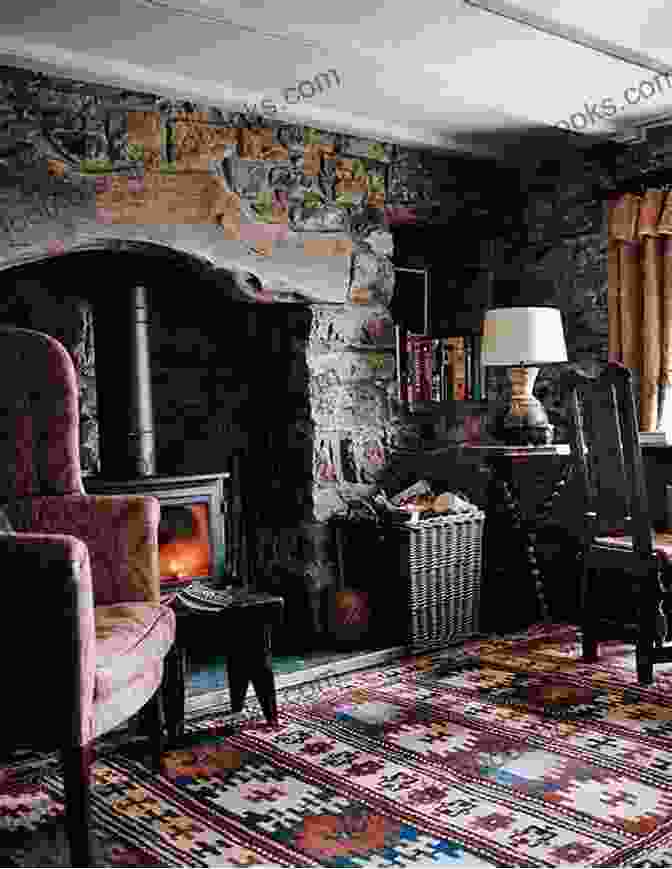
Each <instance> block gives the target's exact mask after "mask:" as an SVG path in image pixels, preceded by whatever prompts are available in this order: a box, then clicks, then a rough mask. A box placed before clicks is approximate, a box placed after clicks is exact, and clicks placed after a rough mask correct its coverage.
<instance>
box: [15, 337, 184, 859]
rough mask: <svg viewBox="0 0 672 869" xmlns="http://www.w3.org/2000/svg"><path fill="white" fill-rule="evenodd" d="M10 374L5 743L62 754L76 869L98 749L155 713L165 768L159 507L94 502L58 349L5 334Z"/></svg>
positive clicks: (72, 382)
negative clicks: (115, 732)
mask: <svg viewBox="0 0 672 869" xmlns="http://www.w3.org/2000/svg"><path fill="white" fill-rule="evenodd" d="M0 371H2V372H3V380H2V384H0V506H1V507H2V509H3V510H4V511H5V513H6V515H7V517H8V519H9V522H10V523H11V526H12V529H13V530H12V532H11V533H4V534H0V566H1V568H2V575H3V580H4V581H3V602H4V606H3V609H2V612H3V623H4V624H3V629H2V630H0V655H1V656H2V660H3V661H4V662H5V671H6V681H5V685H6V684H7V681H8V682H9V685H8V690H7V691H6V693H5V698H6V701H7V705H6V706H5V714H4V715H3V716H2V721H3V728H2V730H3V743H4V747H5V748H7V747H9V748H11V747H12V746H15V747H20V746H23V745H36V746H40V747H41V746H45V747H49V748H51V747H53V748H58V749H59V750H60V751H61V755H62V759H63V771H64V787H65V804H66V826H67V832H68V838H69V842H70V848H71V854H72V860H73V865H75V866H89V865H91V858H92V855H91V838H90V830H89V815H88V803H89V768H90V762H91V759H92V751H91V748H92V743H93V741H94V740H95V738H96V737H97V736H100V735H102V734H104V733H106V732H108V731H110V730H112V729H114V728H115V727H117V726H118V725H120V724H123V723H124V722H125V721H126V720H127V719H129V718H130V717H131V716H133V715H134V714H135V713H137V712H139V711H140V710H142V709H143V708H144V711H145V713H146V720H148V721H150V722H152V730H153V735H154V762H155V764H158V762H159V756H160V751H161V748H162V743H163V721H162V710H161V690H160V686H161V683H162V676H163V668H164V659H165V657H166V655H167V654H168V652H169V651H170V649H171V646H172V644H173V642H174V638H175V615H174V613H173V612H172V610H171V609H169V608H167V607H164V606H162V605H161V603H160V593H159V561H158V524H159V518H160V508H159V503H158V501H157V500H156V499H155V498H152V497H142V496H131V497H126V496H88V495H86V494H85V491H84V485H83V481H82V476H81V470H80V462H79V390H78V383H77V375H76V372H75V369H74V365H73V363H72V360H71V358H70V356H69V354H68V352H67V350H66V349H65V348H64V347H63V346H62V345H61V344H60V343H59V342H58V341H56V340H55V339H54V338H51V337H49V336H47V335H44V334H41V333H38V332H33V331H31V330H27V329H18V328H13V327H8V326H0Z"/></svg>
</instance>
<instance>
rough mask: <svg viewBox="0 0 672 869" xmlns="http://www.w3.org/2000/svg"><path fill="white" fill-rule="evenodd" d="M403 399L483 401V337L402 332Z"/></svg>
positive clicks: (401, 382)
mask: <svg viewBox="0 0 672 869" xmlns="http://www.w3.org/2000/svg"><path fill="white" fill-rule="evenodd" d="M397 341H398V360H397V362H398V367H399V398H400V400H401V401H407V402H409V403H411V404H413V403H415V402H426V401H453V400H456V401H480V400H481V399H482V398H483V397H484V393H485V383H484V372H483V367H482V365H481V338H480V336H478V335H466V336H459V337H455V338H432V337H431V336H430V335H418V334H414V333H410V332H401V331H400V332H399V333H398V335H397Z"/></svg>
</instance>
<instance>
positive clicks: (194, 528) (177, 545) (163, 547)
mask: <svg viewBox="0 0 672 869" xmlns="http://www.w3.org/2000/svg"><path fill="white" fill-rule="evenodd" d="M119 295H120V298H115V299H114V300H110V299H105V300H102V301H99V302H97V303H96V305H95V307H94V312H95V318H96V319H95V322H94V328H95V342H96V363H95V364H96V381H97V386H98V406H99V425H100V445H101V463H102V473H101V475H100V476H89V477H86V478H85V481H84V485H85V488H86V490H87V492H89V493H90V494H101V495H102V494H108V495H110V494H137V495H153V496H155V497H156V498H158V500H159V503H160V504H161V524H160V526H159V558H160V566H161V578H162V580H163V581H164V583H167V582H171V583H172V582H175V580H179V579H184V580H188V579H205V578H209V579H215V578H221V577H222V574H223V572H224V564H225V545H226V540H225V526H224V517H223V515H222V514H223V513H224V512H225V511H226V507H227V503H228V501H227V498H226V497H225V481H226V480H228V478H229V477H230V474H229V473H213V474H196V475H184V476H183V475H181V476H167V475H157V474H156V471H155V443H154V441H155V438H154V420H153V411H152V388H151V364H150V350H149V306H148V299H147V292H146V289H145V287H142V286H135V287H131V288H129V289H128V290H127V291H126V292H125V293H124V292H121V291H120V294H119ZM120 385H121V387H122V390H123V391H122V393H121V395H120V394H119V386H120ZM126 390H127V392H126Z"/></svg>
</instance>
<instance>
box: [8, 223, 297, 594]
mask: <svg viewBox="0 0 672 869" xmlns="http://www.w3.org/2000/svg"><path fill="white" fill-rule="evenodd" d="M2 278H3V287H4V288H5V289H6V292H5V294H4V299H3V301H2V303H0V319H2V320H3V321H4V322H13V323H15V324H16V325H20V326H24V327H28V328H36V329H38V330H40V331H46V332H48V333H50V334H53V335H54V337H57V338H58V339H59V340H62V341H63V343H64V344H65V345H66V346H67V347H68V349H69V350H70V352H71V354H72V356H73V359H74V360H75V364H76V367H77V369H78V371H79V374H80V382H81V383H82V436H83V439H84V443H83V449H82V457H83V462H84V465H85V466H84V468H83V470H84V472H85V475H87V476H88V479H89V488H91V485H92V480H93V477H94V476H95V477H102V478H105V477H107V478H108V479H110V478H112V479H115V478H116V479H119V476H120V474H123V472H124V470H125V471H126V476H128V477H132V476H141V469H140V467H139V466H138V465H137V463H136V464H135V465H134V459H135V458H137V456H134V454H133V450H132V449H129V441H128V436H129V427H130V429H131V430H132V428H133V425H134V420H133V419H131V418H129V416H128V414H127V411H128V408H129V407H133V406H134V405H136V404H137V402H136V399H137V397H138V396H137V394H136V395H134V393H133V390H134V383H135V385H136V386H137V379H138V370H137V369H138V364H139V363H140V365H139V367H140V369H142V352H141V351H140V352H139V349H138V347H137V341H136V338H137V326H138V324H137V322H134V321H133V319H132V318H131V316H130V314H131V311H132V309H133V308H134V307H135V301H137V298H136V295H135V294H136V293H137V290H138V288H139V287H142V288H144V289H145V301H146V304H147V313H148V319H149V334H148V343H147V349H148V357H147V361H148V371H151V374H150V376H149V383H144V384H140V386H139V388H138V390H137V391H138V392H140V393H141V392H143V391H146V392H147V393H148V395H149V397H150V405H151V406H152V407H153V423H154V425H153V428H154V437H155V442H156V451H155V458H156V461H155V465H154V466H153V467H150V468H147V469H146V470H148V471H149V472H150V473H151V474H156V475H159V476H164V477H165V476H168V477H173V476H179V475H182V476H187V477H191V476H194V475H208V474H212V473H221V472H227V471H228V472H230V471H231V469H232V465H233V464H235V466H236V469H237V476H238V478H239V479H238V480H236V481H235V484H237V485H238V490H239V491H238V499H239V506H240V507H242V508H243V509H244V510H245V513H246V520H247V522H246V532H247V533H246V534H245V535H243V534H242V533H241V531H240V529H238V531H235V532H234V533H235V534H236V535H237V540H230V541H228V543H229V545H231V546H233V545H237V546H238V547H239V548H240V547H242V548H243V549H245V550H246V558H247V560H246V562H245V564H243V562H242V561H241V562H240V565H239V567H240V568H241V569H243V571H244V572H245V573H250V572H254V571H255V568H257V567H261V566H262V565H263V566H264V568H265V569H269V568H271V569H272V568H273V566H274V565H276V566H277V565H282V566H283V567H284V568H285V569H288V568H289V569H293V570H294V571H295V572H296V573H298V574H302V573H303V571H304V570H305V562H306V561H309V560H310V557H311V556H310V548H311V547H310V541H309V540H307V539H306V527H307V526H309V525H310V523H311V519H312V452H313V450H312V424H311V412H310V397H309V385H308V370H307V366H306V346H307V342H308V335H309V331H310V322H311V312H310V309H309V308H308V307H307V306H306V305H296V304H278V305H262V304H249V295H247V296H246V295H245V294H244V293H243V292H242V291H241V290H240V276H239V275H237V274H235V273H232V272H231V271H228V270H225V269H221V268H216V267H214V266H213V265H212V264H210V263H208V262H207V261H204V260H203V259H201V258H198V257H195V256H192V255H188V254H185V253H184V252H180V251H175V250H172V249H170V248H167V247H165V246H160V245H154V244H142V243H138V242H121V241H119V240H115V241H114V243H110V242H108V243H106V244H101V243H97V244H95V245H93V246H91V245H88V246H85V247H82V248H81V249H78V250H76V251H72V252H69V253H67V254H63V255H61V256H57V257H54V256H52V257H48V258H45V257H42V258H35V259H34V260H33V261H30V262H25V261H24V262H21V263H20V264H15V265H13V266H12V267H10V268H5V269H3V274H2ZM253 285H254V281H253V279H251V280H250V284H249V286H253ZM134 368H135V369H136V370H134ZM141 379H142V378H141ZM149 386H151V389H148V387H149ZM135 422H136V423H137V419H136V420H135ZM99 447H100V448H102V449H99ZM243 478H244V481H245V482H244V491H242V490H240V482H241V480H242V479H243ZM85 485H86V481H85ZM234 488H235V485H234ZM135 490H136V491H141V490H142V489H141V487H140V488H138V487H136V488H135ZM246 578H247V577H246Z"/></svg>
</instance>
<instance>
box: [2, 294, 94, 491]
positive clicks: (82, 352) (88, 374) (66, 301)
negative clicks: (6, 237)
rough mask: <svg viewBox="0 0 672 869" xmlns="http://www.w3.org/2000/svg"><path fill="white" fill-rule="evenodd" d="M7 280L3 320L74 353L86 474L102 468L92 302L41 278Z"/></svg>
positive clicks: (83, 468)
mask: <svg viewBox="0 0 672 869" xmlns="http://www.w3.org/2000/svg"><path fill="white" fill-rule="evenodd" d="M7 284H8V282H6V284H5V290H4V295H3V297H2V298H1V299H0V322H2V323H9V324H12V325H14V326H19V327H21V328H23V329H35V330H36V331H38V332H47V333H48V334H50V335H53V337H54V338H57V339H58V340H59V341H60V342H61V343H62V344H63V346H64V347H65V348H66V349H67V350H68V352H69V353H70V355H71V356H72V360H73V362H74V365H75V370H76V372H77V375H78V377H79V387H80V401H79V414H80V460H81V465H82V473H83V474H84V475H86V474H90V473H95V472H96V471H97V470H98V469H99V458H100V457H99V449H98V415H97V409H96V373H95V340H94V318H93V311H92V308H91V304H90V303H89V302H88V301H87V300H86V299H82V298H78V297H76V296H71V295H64V296H60V297H56V296H54V295H53V294H50V293H49V291H48V288H47V287H46V286H44V285H43V284H41V283H40V282H38V281H26V280H24V281H19V282H17V283H15V284H12V285H11V286H8V285H7Z"/></svg>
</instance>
